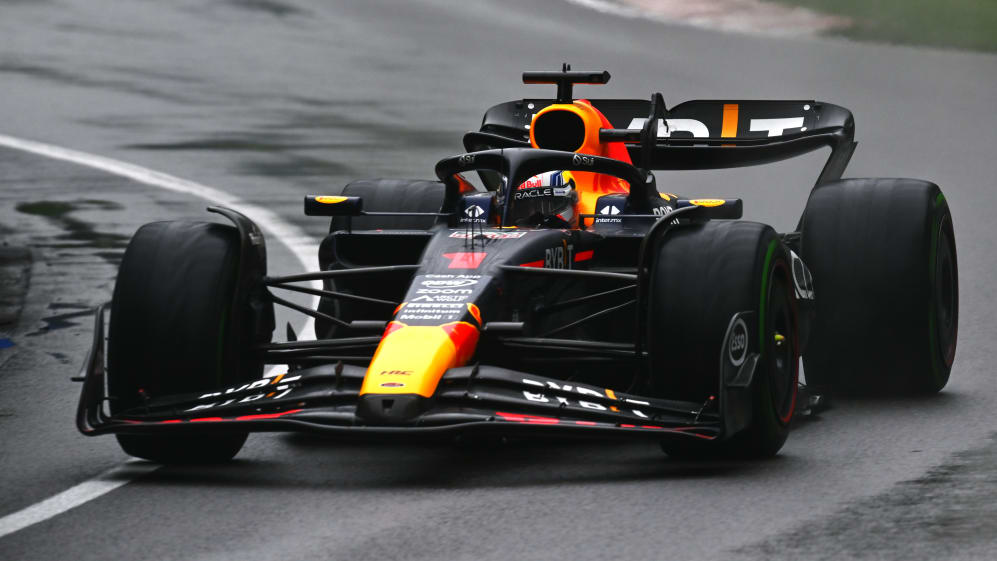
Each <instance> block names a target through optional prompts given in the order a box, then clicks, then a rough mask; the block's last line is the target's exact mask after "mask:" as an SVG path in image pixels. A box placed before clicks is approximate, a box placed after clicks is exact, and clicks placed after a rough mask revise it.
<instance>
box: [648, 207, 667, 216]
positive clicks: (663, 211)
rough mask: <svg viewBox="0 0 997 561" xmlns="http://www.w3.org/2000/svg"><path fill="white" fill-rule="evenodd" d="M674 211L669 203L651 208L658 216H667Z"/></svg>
mask: <svg viewBox="0 0 997 561" xmlns="http://www.w3.org/2000/svg"><path fill="white" fill-rule="evenodd" d="M671 213H672V207H670V206H668V205H662V206H656V207H653V208H651V214H657V215H658V216H665V215H668V214H671Z"/></svg>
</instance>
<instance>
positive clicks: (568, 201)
mask: <svg viewBox="0 0 997 561" xmlns="http://www.w3.org/2000/svg"><path fill="white" fill-rule="evenodd" d="M511 198H512V200H511V201H509V205H510V208H509V221H510V223H511V224H512V225H515V226H526V227H538V226H540V227H551V228H571V227H573V226H574V225H575V224H577V220H576V217H575V204H576V203H577V202H578V195H577V193H575V180H574V179H572V178H571V172H567V171H548V172H544V173H541V174H539V175H534V176H533V177H531V178H529V179H527V180H526V181H524V182H523V183H522V184H520V185H519V186H518V187H516V188H515V189H513V190H512V193H511Z"/></svg>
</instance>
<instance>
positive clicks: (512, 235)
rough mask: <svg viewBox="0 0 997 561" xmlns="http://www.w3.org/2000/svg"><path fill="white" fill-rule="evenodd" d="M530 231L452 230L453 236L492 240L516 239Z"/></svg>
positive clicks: (451, 235)
mask: <svg viewBox="0 0 997 561" xmlns="http://www.w3.org/2000/svg"><path fill="white" fill-rule="evenodd" d="M527 233H528V232H526V231H521V232H491V231H485V232H482V231H476V232H451V234H450V237H451V238H460V239H465V240H466V239H470V238H472V237H473V238H481V237H484V238H487V239H490V240H514V239H517V238H521V237H523V236H525V235H526V234H527Z"/></svg>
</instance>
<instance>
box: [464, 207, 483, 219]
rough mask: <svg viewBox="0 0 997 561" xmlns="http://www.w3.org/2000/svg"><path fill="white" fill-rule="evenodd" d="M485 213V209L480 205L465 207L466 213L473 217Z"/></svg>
mask: <svg viewBox="0 0 997 561" xmlns="http://www.w3.org/2000/svg"><path fill="white" fill-rule="evenodd" d="M484 213H485V209H483V208H481V207H480V206H478V205H471V206H469V207H467V208H465V209H464V214H466V215H468V216H470V217H471V218H477V217H479V216H481V215H482V214H484Z"/></svg>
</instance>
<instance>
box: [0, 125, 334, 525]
mask: <svg viewBox="0 0 997 561" xmlns="http://www.w3.org/2000/svg"><path fill="white" fill-rule="evenodd" d="M0 146H6V147H7V148H13V149H15V150H22V151H24V152H31V153H32V154H38V155H39V156H45V157H47V158H52V159H55V160H62V161H66V162H72V163H74V164H79V165H81V166H86V167H89V168H93V169H98V170H101V171H104V172H107V173H110V174H113V175H118V176H121V177H127V178H128V179H131V180H133V181H136V182H138V183H144V184H146V185H151V186H153V187H159V188H161V189H166V190H168V191H174V192H177V193H185V194H188V195H193V196H195V197H199V198H202V199H204V200H207V201H209V202H211V203H213V204H216V205H220V206H226V207H228V208H231V209H233V210H237V211H239V212H241V213H243V214H245V215H246V216H248V217H249V218H251V219H252V220H253V221H254V222H256V224H258V225H259V226H260V228H262V229H263V230H264V231H266V232H267V233H268V234H270V235H271V236H273V237H274V238H275V239H276V240H277V241H279V242H280V243H282V244H283V245H285V246H287V248H288V250H290V251H291V254H293V255H294V257H295V258H296V259H297V260H298V261H299V262H300V263H301V265H302V266H303V267H304V268H305V270H307V271H314V270H317V269H318V262H317V259H318V245H317V244H316V243H315V241H314V239H312V238H311V237H309V236H308V235H306V234H305V232H304V231H303V230H302V229H301V228H299V227H297V226H295V225H294V224H292V223H290V222H287V221H286V220H284V219H283V218H281V217H280V216H279V215H277V214H276V213H275V212H273V211H271V210H269V209H266V208H263V207H259V206H255V205H252V204H249V203H247V202H245V201H243V200H242V199H239V198H238V197H235V196H232V195H230V194H229V193H226V192H225V191H222V190H220V189H215V188H214V187H208V186H207V185H201V184H200V183H195V182H193V181H187V180H186V179H180V178H179V177H174V176H172V175H168V174H165V173H162V172H158V171H154V170H151V169H148V168H144V167H141V166H137V165H135V164H129V163H127V162H122V161H119V160H113V159H111V158H105V157H104V156H97V155H95V154H88V153H86V152H80V151H77V150H71V149H69V148H63V147H61V146H54V145H51V144H44V143H41V142H35V141H32V140H24V139H21V138H14V137H12V136H6V135H3V134H0ZM316 284H317V283H313V285H316ZM317 300H318V299H317V298H315V299H314V300H313V305H314V302H317ZM314 325H315V323H314V320H313V319H312V318H311V317H308V318H307V319H306V321H305V325H304V327H303V328H302V329H301V336H300V337H301V338H302V339H310V338H314V336H315V329H314ZM273 370H274V369H273V368H271V369H270V371H269V372H268V373H267V374H268V375H272V374H273ZM159 467H160V466H159V464H151V463H142V462H134V461H128V462H125V463H124V464H122V465H120V466H118V467H115V468H113V469H110V470H108V471H106V472H104V473H102V474H100V475H98V476H97V477H95V478H93V479H90V480H87V481H84V482H83V483H80V484H79V485H77V486H75V487H72V488H70V489H67V490H65V491H63V492H61V493H59V494H58V495H55V496H53V497H50V498H48V499H46V500H44V501H42V502H40V503H36V504H34V505H31V506H29V507H27V508H24V509H22V510H19V511H17V512H14V513H11V514H8V515H7V516H4V517H3V518H0V538H2V537H4V536H6V535H7V534H11V533H13V532H16V531H18V530H21V529H23V528H26V527H28V526H31V525H32V524H37V523H38V522H42V521H44V520H48V519H49V518H52V517H53V516H56V515H58V514H60V513H63V512H65V511H67V510H69V509H72V508H76V507H78V506H80V505H82V504H83V503H86V502H88V501H92V500H93V499H96V498H97V497H100V496H101V495H103V494H105V493H109V492H111V491H113V490H114V489H117V488H118V487H120V486H122V485H125V484H126V483H128V482H129V481H131V480H133V479H135V478H136V477H139V476H141V475H143V474H146V473H149V472H151V471H153V470H155V469H158V468H159Z"/></svg>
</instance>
